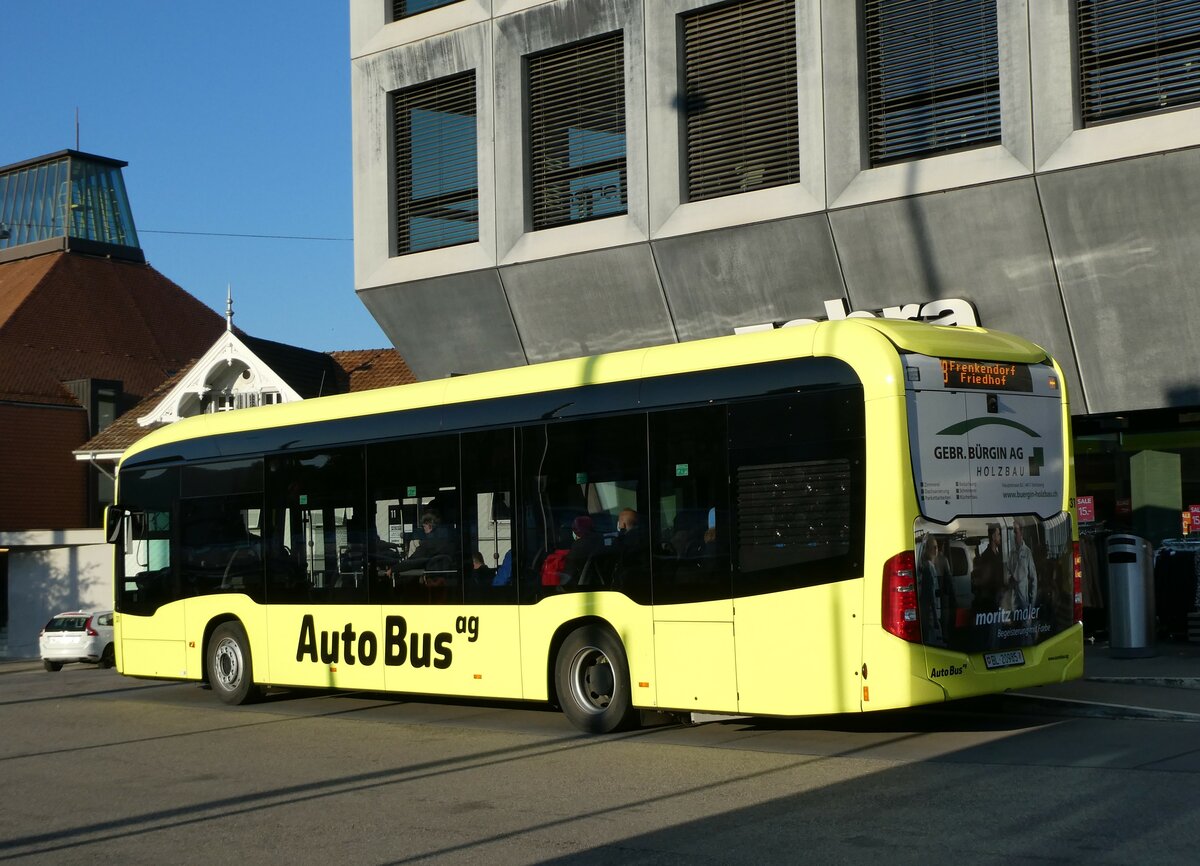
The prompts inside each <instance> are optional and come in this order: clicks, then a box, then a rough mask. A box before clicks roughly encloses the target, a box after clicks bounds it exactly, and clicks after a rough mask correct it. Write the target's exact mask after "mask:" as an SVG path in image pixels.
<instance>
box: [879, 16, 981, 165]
mask: <svg viewBox="0 0 1200 866" xmlns="http://www.w3.org/2000/svg"><path fill="white" fill-rule="evenodd" d="M862 32H863V39H864V43H865V45H864V56H865V58H866V77H867V95H866V97H867V137H868V140H869V148H870V149H869V158H870V163H871V165H872V166H875V165H882V164H885V163H890V162H896V161H899V160H905V159H914V158H917V157H925V156H932V155H934V154H939V153H945V152H947V151H951V150H959V149H962V148H967V147H980V146H982V145H988V144H995V143H998V142H999V141H1000V57H999V48H998V41H997V33H996V0H863V27H862Z"/></svg>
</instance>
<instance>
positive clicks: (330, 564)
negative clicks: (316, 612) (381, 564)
mask: <svg viewBox="0 0 1200 866" xmlns="http://www.w3.org/2000/svg"><path fill="white" fill-rule="evenodd" d="M363 484H364V472H363V450H362V448H358V447H350V448H336V449H330V450H329V451H323V452H320V453H316V454H306V455H288V456H284V457H271V458H268V460H267V502H268V510H269V513H268V528H269V532H268V537H267V550H266V557H265V558H266V563H267V600H268V601H271V602H292V603H308V604H313V603H315V604H353V603H356V602H365V601H367V598H368V594H367V581H366V573H365V567H366V558H365V553H364V548H365V539H364V536H365V530H364V528H363V527H364V524H365V516H366V497H365V494H364V490H363Z"/></svg>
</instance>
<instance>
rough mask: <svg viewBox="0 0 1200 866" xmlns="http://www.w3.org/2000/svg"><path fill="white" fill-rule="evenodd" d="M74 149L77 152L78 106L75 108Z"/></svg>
mask: <svg viewBox="0 0 1200 866" xmlns="http://www.w3.org/2000/svg"><path fill="white" fill-rule="evenodd" d="M75 149H76V150H79V106H78V105H76V106H75Z"/></svg>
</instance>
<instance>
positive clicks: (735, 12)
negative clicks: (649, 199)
mask: <svg viewBox="0 0 1200 866" xmlns="http://www.w3.org/2000/svg"><path fill="white" fill-rule="evenodd" d="M683 78H684V90H685V94H686V108H685V112H686V134H687V185H688V198H689V199H691V200H693V201H697V200H700V199H707V198H715V197H717V196H723V195H733V194H735V193H740V192H749V191H750V190H755V189H763V188H765V187H771V186H781V185H783V184H788V183H797V182H798V181H799V173H800V155H799V143H798V121H797V108H796V9H795V3H794V2H793V0H743V2H739V3H730V4H726V5H722V6H716V7H712V8H708V9H703V10H701V11H699V12H694V13H692V14H689V15H685V16H683Z"/></svg>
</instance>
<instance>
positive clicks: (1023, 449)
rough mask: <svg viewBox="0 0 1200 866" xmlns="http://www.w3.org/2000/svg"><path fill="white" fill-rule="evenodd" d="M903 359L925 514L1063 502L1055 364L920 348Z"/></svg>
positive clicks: (1039, 511) (1050, 507) (1010, 510)
mask: <svg viewBox="0 0 1200 866" xmlns="http://www.w3.org/2000/svg"><path fill="white" fill-rule="evenodd" d="M905 366H906V373H907V376H908V392H907V399H908V418H909V422H908V423H909V431H908V433H909V444H910V448H911V450H912V463H913V476H914V481H915V482H916V487H917V500H918V503H919V504H920V507H921V513H922V514H924V515H925V516H926V517H928V518H929V519H931V520H938V521H941V522H943V523H945V522H948V521H950V520H953V519H954V518H956V517H961V516H964V515H972V514H1014V513H1023V514H1036V515H1038V516H1039V517H1052V516H1053V515H1055V514H1058V513H1059V512H1060V511H1062V508H1063V485H1064V483H1065V478H1066V473H1065V472H1064V465H1063V457H1064V455H1063V431H1062V404H1061V398H1062V395H1061V394H1060V393H1059V391H1058V385H1057V379H1056V377H1055V374H1054V369H1053V368H1052V367H1048V366H1046V365H1044V364H1034V365H1028V364H996V363H985V362H971V361H961V360H951V359H938V358H928V357H925V356H922V355H908V356H906V357H905ZM1052 382H1053V383H1054V384H1053V385H1052V384H1051V383H1052Z"/></svg>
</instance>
